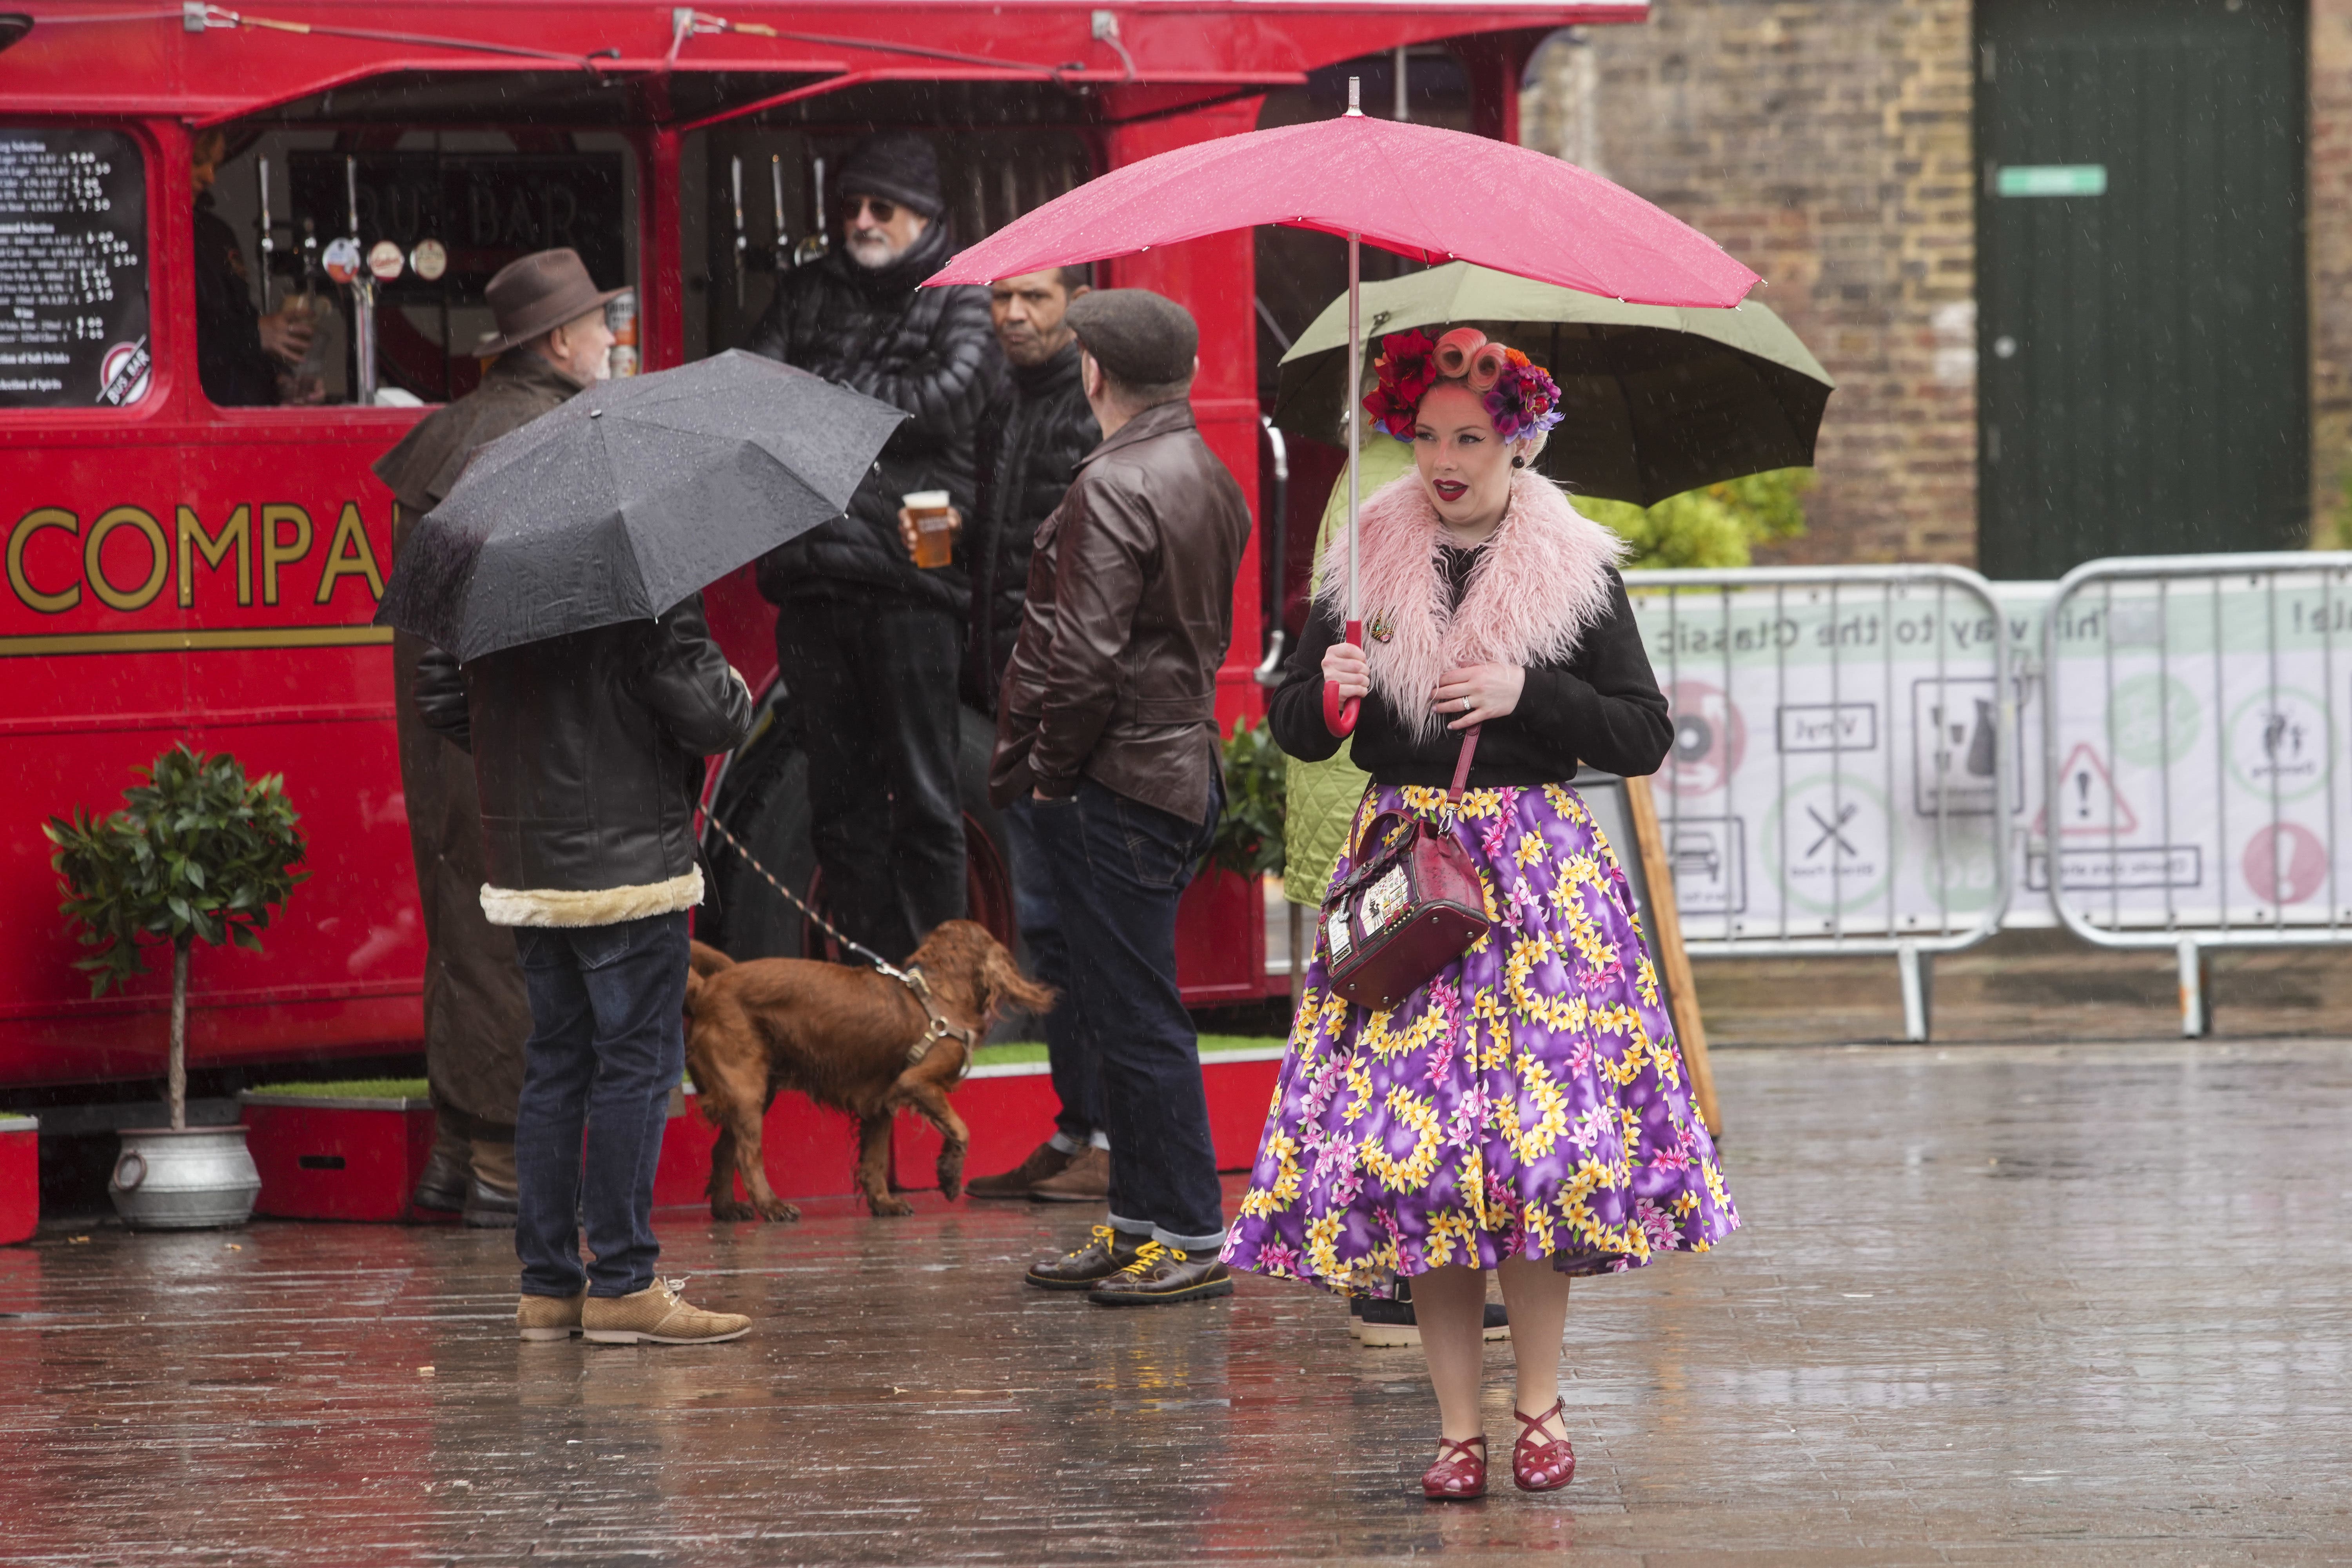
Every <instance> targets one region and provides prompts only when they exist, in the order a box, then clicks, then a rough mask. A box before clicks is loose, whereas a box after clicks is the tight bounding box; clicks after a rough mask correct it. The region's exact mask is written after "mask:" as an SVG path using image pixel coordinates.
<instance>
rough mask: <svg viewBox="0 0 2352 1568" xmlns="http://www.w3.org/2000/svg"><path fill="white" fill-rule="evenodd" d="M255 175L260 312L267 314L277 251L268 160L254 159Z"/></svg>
mask: <svg viewBox="0 0 2352 1568" xmlns="http://www.w3.org/2000/svg"><path fill="white" fill-rule="evenodd" d="M254 167H255V171H256V174H257V178H258V179H259V181H260V184H261V225H260V226H261V313H262V314H263V315H265V316H266V315H268V314H269V262H270V258H271V256H272V255H273V254H274V253H275V252H276V251H277V249H278V244H277V241H275V240H274V239H272V238H271V237H270V234H269V160H268V159H267V158H259V159H256V160H255V163H254Z"/></svg>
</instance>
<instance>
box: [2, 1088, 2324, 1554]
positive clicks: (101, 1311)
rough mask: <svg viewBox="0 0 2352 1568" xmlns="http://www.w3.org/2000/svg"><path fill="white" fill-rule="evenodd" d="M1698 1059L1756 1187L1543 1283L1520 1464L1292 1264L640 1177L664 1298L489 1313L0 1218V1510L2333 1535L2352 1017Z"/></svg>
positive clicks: (749, 1535) (121, 1537)
mask: <svg viewBox="0 0 2352 1568" xmlns="http://www.w3.org/2000/svg"><path fill="white" fill-rule="evenodd" d="M1717 1074H1718V1078H1719V1080H1720V1086H1721V1090H1722V1100H1723V1104H1724V1107H1725V1112H1726V1115H1727V1117H1729V1118H1730V1119H1731V1120H1732V1125H1731V1127H1730V1128H1729V1130H1728V1131H1729V1136H1728V1138H1727V1154H1728V1158H1729V1169H1730V1175H1731V1180H1732V1183H1733V1187H1734V1191H1735V1194H1736V1195H1737V1197H1738V1202H1739V1205H1740V1209H1741V1212H1742V1214H1743V1215H1744V1216H1745V1219H1746V1222H1747V1229H1746V1230H1744V1231H1743V1232H1742V1233H1741V1234H1740V1235H1739V1236H1738V1237H1735V1238H1733V1240H1732V1241H1731V1243H1730V1244H1728V1245H1727V1247H1725V1248H1724V1249H1723V1250H1722V1251H1720V1252H1718V1253H1717V1254H1716V1255H1714V1256H1713V1257H1709V1258H1693V1259H1677V1260H1675V1261H1672V1262H1669V1263H1666V1264H1664V1265H1661V1266H1659V1267H1657V1268H1651V1269H1648V1270H1645V1271H1643V1272H1641V1273H1637V1274H1634V1275H1631V1276H1628V1277H1624V1278H1616V1279H1600V1280H1596V1281H1591V1282H1581V1281H1580V1283H1579V1284H1578V1286H1577V1289H1576V1293H1575V1297H1574V1300H1573V1303H1572V1306H1571V1311H1570V1342H1569V1346H1568V1351H1567V1365H1568V1367H1569V1370H1570V1384H1569V1389H1570V1392H1569V1405H1570V1427H1571V1433H1572V1436H1573V1437H1574V1440H1575V1443H1576V1447H1577V1451H1578V1455H1579V1460H1580V1463H1579V1468H1578V1473H1577V1479H1576V1481H1575V1483H1574V1485H1572V1486H1571V1487H1570V1488H1569V1489H1567V1490H1566V1491H1565V1492H1563V1493H1559V1494H1554V1495H1552V1496H1549V1497H1546V1498H1542V1499H1530V1498H1527V1497H1523V1496H1521V1495H1519V1494H1517V1492H1515V1491H1513V1490H1511V1489H1510V1487H1509V1485H1508V1480H1507V1476H1504V1475H1501V1474H1500V1472H1499V1471H1498V1479H1501V1480H1502V1483H1503V1484H1502V1487H1501V1489H1500V1490H1499V1491H1498V1492H1497V1493H1496V1494H1495V1495H1493V1496H1492V1497H1490V1498H1489V1499H1488V1500H1486V1501H1484V1502H1481V1503H1476V1504H1468V1505H1463V1504H1453V1505H1439V1504H1425V1503H1423V1501H1422V1500H1420V1498H1419V1497H1418V1495H1417V1493H1415V1492H1414V1491H1413V1490H1412V1489H1411V1482H1412V1479H1413V1478H1414V1477H1415V1476H1416V1475H1417V1474H1418V1472H1419V1469H1420V1467H1421V1466H1422V1464H1423V1463H1424V1462H1425V1447H1426V1444H1427V1440H1428V1438H1429V1437H1430V1436H1431V1435H1432V1434H1433V1431H1434V1427H1435V1418H1434V1414H1433V1405H1432V1404H1431V1401H1430V1399H1429V1396H1428V1391H1427V1387H1426V1384H1425V1380H1424V1378H1423V1373H1422V1369H1421V1365H1420V1358H1419V1356H1418V1354H1417V1353H1416V1352H1410V1351H1404V1352H1396V1351H1389V1352H1371V1351H1364V1350H1360V1349H1359V1348H1357V1347H1356V1346H1355V1345H1354V1344H1353V1343H1352V1342H1350V1341H1349V1338H1348V1335H1347V1332H1346V1329H1345V1319H1344V1314H1343V1312H1342V1310H1340V1309H1339V1306H1338V1305H1337V1304H1336V1303H1335V1302H1333V1301H1332V1300H1329V1299H1328V1298H1324V1297H1321V1296H1318V1295H1317V1294H1315V1293H1313V1292H1311V1291H1308V1290H1306V1289H1300V1288H1297V1287H1290V1286H1283V1285H1278V1284H1273V1283H1262V1282H1256V1281H1244V1283H1243V1285H1242V1288H1241V1289H1240V1291H1239V1292H1238V1294H1237V1295H1235V1296H1234V1298H1233V1299H1232V1300H1229V1301H1225V1302H1221V1303H1216V1304H1212V1305H1207V1306H1195V1307H1187V1308H1170V1309H1164V1310H1151V1311H1131V1312H1117V1313H1114V1312H1108V1311H1104V1310H1099V1309H1096V1308H1091V1307H1088V1306H1087V1305H1086V1304H1085V1303H1084V1301H1083V1300H1072V1299H1067V1298H1059V1297H1049V1296H1045V1295H1044V1294H1042V1293H1040V1292H1037V1291H1034V1290H1029V1289H1024V1288H1023V1287H1021V1286H1020V1285H1019V1284H1018V1283H1017V1280H1016V1272H1017V1268H1018V1266H1019V1265H1020V1264H1021V1263H1023V1262H1024V1261H1025V1260H1026V1259H1027V1258H1029V1257H1030V1256H1031V1255H1032V1254H1033V1253H1034V1252H1037V1251H1039V1250H1041V1249H1043V1248H1045V1247H1050V1246H1058V1245H1061V1244H1065V1243H1073V1242H1075V1240H1076V1238H1077V1237H1080V1236H1082V1234H1083V1230H1084V1225H1085V1216H1084V1215H1082V1214H1073V1213H1071V1212H1069V1211H1067V1210H1065V1209H1060V1208H1045V1207H1034V1208H1033V1207H1030V1206H1027V1205H993V1206H983V1205H973V1204H970V1203H966V1204H962V1205H954V1206H952V1207H950V1206H949V1205H944V1204H942V1203H941V1202H940V1200H939V1198H938V1197H937V1196H936V1195H935V1194H926V1195H921V1196H919V1197H918V1198H917V1200H916V1201H917V1213H916V1216H915V1217H913V1218H911V1219H904V1220H874V1219H868V1218H866V1217H864V1216H863V1215H857V1214H854V1213H852V1212H850V1211H849V1210H848V1209H847V1208H846V1206H845V1205H835V1206H832V1207H827V1206H826V1205H810V1213H809V1217H808V1218H807V1219H806V1220H805V1221H803V1223H802V1224H801V1225H799V1226H755V1225H743V1226H712V1225H710V1224H709V1222H708V1221H707V1220H706V1219H704V1218H702V1217H701V1216H699V1215H697V1214H696V1213H694V1212H693V1211H689V1210H678V1211H665V1213H664V1215H662V1229H663V1235H664V1243H665V1246H666V1247H667V1249H668V1261H669V1264H670V1266H671V1268H673V1269H674V1271H675V1272H677V1273H684V1274H690V1275H692V1276H693V1284H692V1287H691V1290H690V1294H691V1295H692V1296H693V1297H694V1298H695V1299H696V1300H698V1301H702V1302H704V1303H705V1304H708V1305H710V1306H716V1307H730V1308H740V1309H741V1310H748V1311H753V1312H757V1313H759V1314H760V1315H761V1325H760V1327H759V1328H758V1329H757V1330H756V1331H754V1333H753V1335H752V1336H751V1338H749V1339H747V1340H744V1341H741V1342H737V1343H735V1344H731V1345H725V1346H717V1347H709V1348H701V1349H670V1348H655V1347H644V1348H625V1349H598V1348H591V1347H588V1346H585V1345H583V1344H580V1343H578V1342H573V1343H572V1344H568V1345H555V1346H537V1345H523V1344H520V1343H519V1342H516V1341H515V1339H514V1338H513V1337H512V1331H511V1328H510V1326H509V1322H510V1313H511V1311H512V1297H511V1294H510V1292H511V1289H512V1278H513V1262H512V1258H511V1256H510V1253H509V1243H508V1240H507V1238H506V1237H503V1236H501V1235H499V1234H496V1233H480V1232H477V1233H471V1234H468V1233H465V1232H461V1231H457V1230H451V1229H435V1230H419V1229H398V1228H389V1227H383V1228H379V1227H360V1226H296V1225H256V1226H253V1227H252V1228H250V1229H248V1230H247V1231H244V1232H241V1233H234V1234H216V1233H215V1234H195V1235H182V1236H148V1237H131V1236H125V1235H123V1234H121V1233H120V1232H117V1231H112V1230H109V1229H106V1228H92V1229H89V1230H88V1231H87V1232H86V1233H85V1232H82V1231H69V1230H53V1231H51V1232H48V1233H46V1234H45V1235H44V1236H43V1237H42V1238H41V1240H40V1242H39V1243H38V1244H37V1246H34V1247H14V1248H0V1474H5V1479H0V1562H6V1563H116V1562H120V1563H147V1562H157V1561H163V1560H165V1559H172V1560H175V1561H221V1562H236V1563H295V1562H300V1563H477V1562H510V1561H513V1560H516V1559H519V1558H521V1557H524V1556H526V1555H535V1556H537V1557H540V1558H544V1559H549V1560H552V1561H557V1562H563V1563H623V1562H626V1563H678V1564H735V1563H819V1562H887V1563H941V1562H950V1561H963V1560H984V1561H992V1562H1005V1563H1045V1562H1129V1561H1153V1562H1159V1561H1167V1560H1171V1559H1175V1560H1211V1559H1240V1560H1251V1561H1266V1560H1275V1559H1328V1560H1347V1561H1357V1562H1361V1561H1369V1560H1404V1559H1407V1558H1411V1557H1417V1556H1423V1555H1428V1554H1431V1553H1434V1552H1445V1553H1447V1554H1448V1555H1450V1556H1457V1557H1459V1558H1461V1559H1462V1560H1464V1561H1478V1560H1481V1559H1489V1560H1493V1561H1496V1562H1500V1561H1504V1560H1506V1559H1511V1560H1516V1559H1518V1558H1520V1557H1522V1556H1523V1555H1524V1554H1525V1553H1527V1552H1529V1551H1544V1552H1558V1553H1562V1554H1564V1555H1567V1556H1568V1557H1569V1559H1570V1561H1573V1562H1577V1563H1637V1562H1638V1563H1644V1564H1673V1563H1776V1564H1780V1563H1785V1564H1791V1565H1794V1564H1818V1563H1830V1564H1856V1565H1863V1564H1869V1565H1876V1564H1902V1563H2041V1562H2066V1563H2131V1564H2134V1565H2135V1568H2141V1565H2149V1568H2152V1565H2158V1564H2175V1563H2179V1564H2189V1563H2213V1564H2220V1563H2321V1562H2343V1561H2352V1475H2347V1471H2352V1364H2347V1363H2352V1268H2347V1264H2352V1257H2347V1253H2352V1226H2347V1223H2346V1220H2345V1217H2344V1216H2345V1213H2346V1205H2347V1198H2352V1139H2347V1120H2352V1048H2347V1047H2346V1046H2344V1045H2342V1044H2338V1043H2289V1042H2263V1043H2261V1044H2259V1045H2241V1046H2238V1047H2231V1046H2227V1045H2205V1046H2184V1045H2179V1044H2154V1045H2148V1046H2141V1047H2095V1048H2090V1047H2082V1048H2065V1047H2014V1048H2011V1047H1970V1048H1957V1047H1956V1048H1952V1049H1948V1050H1946V1049H1937V1048H1935V1047H1913V1048H1907V1049H1906V1048H1899V1047H1898V1048H1868V1049H1863V1048H1847V1049H1837V1050H1812V1049H1791V1050H1776V1051H1739V1052H1727V1053H1725V1054H1724V1055H1723V1056H1721V1057H1720V1058H1718V1061H1717ZM83 1234H87V1235H88V1237H89V1239H88V1240H86V1241H85V1240H80V1239H78V1237H80V1236H81V1235H83ZM1507 1354H1508V1352H1507V1347H1502V1346H1496V1347H1492V1349H1491V1352H1490V1358H1491V1366H1490V1370H1491V1371H1492V1372H1493V1373H1494V1374H1495V1377H1494V1380H1493V1389H1494V1392H1493V1394H1492V1397H1491V1399H1490V1405H1491V1409H1490V1414H1489V1422H1488V1429H1489V1431H1490V1432H1493V1433H1496V1434H1497V1435H1501V1434H1504V1433H1507V1432H1508V1431H1509V1430H1510V1429H1511V1424H1510V1422H1509V1420H1508V1416H1507V1403H1508V1401H1507V1394H1506V1393H1505V1388H1506V1386H1507V1385H1506V1384H1504V1382H1503V1381H1502V1377H1503V1373H1504V1369H1505V1367H1506V1365H1507ZM1501 1452H1502V1450H1501V1449H1500V1448H1499V1447H1498V1449H1497V1458H1498V1459H1499V1458H1500V1457H1501Z"/></svg>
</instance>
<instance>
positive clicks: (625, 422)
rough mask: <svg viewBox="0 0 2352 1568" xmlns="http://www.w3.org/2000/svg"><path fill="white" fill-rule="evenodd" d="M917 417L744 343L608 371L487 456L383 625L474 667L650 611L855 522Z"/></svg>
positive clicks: (427, 528) (422, 549)
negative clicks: (813, 533)
mask: <svg viewBox="0 0 2352 1568" xmlns="http://www.w3.org/2000/svg"><path fill="white" fill-rule="evenodd" d="M905 417H906V415H905V414H904V413H902V412H900V411H899V410H898V409H896V408H893V407H891V406H890V405H888V404H887V403H880V402H877V401H876V400H875V399H873V398H871V397H867V396H866V395H864V394H862V393H856V392H851V391H849V390H848V389H847V388H845V387H841V386H836V385H835V384H833V383H831V382H829V381H826V380H824V379H823V378H822V377H820V376H814V375H811V374H808V373H807V372H806V371H802V370H794V369H793V368H792V367H790V366H789V365H782V364H778V363H775V362H774V361H773V360H768V359H762V358H761V357H760V356H759V355H757V354H749V353H741V352H740V351H738V350H730V351H729V352H727V353H722V354H719V355H717V356H716V357H714V358H711V359H707V360H703V361H701V362H700V363H697V364H690V365H687V366H684V367H683V368H681V369H677V370H666V371H660V372H657V373H656V374H652V375H641V376H635V377H631V378H629V379H626V380H622V381H608V382H604V383H601V384H598V385H595V386H593V387H591V388H589V389H588V390H587V391H585V392H583V393H582V394H581V395H579V396H577V397H574V398H572V400H571V401H570V402H568V403H566V404H564V405H562V406H561V407H559V408H556V409H554V410H552V411H551V412H549V413H546V414H542V415H541V416H539V417H538V418H536V419H534V420H532V421H531V422H530V424H528V425H526V426H523V427H522V428H521V429H520V430H516V431H514V432H512V433H510V434H509V435H506V436H502V437H499V439H497V440H496V441H493V442H491V443H490V444H489V445H488V446H487V447H483V448H482V449H481V450H480V451H479V452H478V453H476V454H475V456H474V459H473V461H472V462H470V463H468V464H467V466H466V471H465V473H464V474H463V475H462V476H460V477H459V479H458V480H457V486H456V488H455V489H451V490H450V492H449V495H448V499H446V500H444V501H443V502H442V503H441V504H440V505H439V506H437V507H436V508H434V509H433V510H432V511H430V512H428V513H427V514H426V515H425V518H424V520H423V521H420V522H419V523H418V524H417V526H416V531H415V533H414V534H412V535H411V536H410V537H409V540H408V542H407V544H406V546H405V547H404V549H403V550H402V551H401V552H400V563H399V565H398V566H397V567H396V568H395V569H394V572H393V574H392V581H391V583H390V584H388V585H387V586H386V587H385V589H384V595H383V605H380V606H379V607H378V608H377V610H376V615H375V620H376V625H378V626H397V627H399V628H400V629H401V630H402V631H404V632H413V633H415V635H416V636H418V637H423V638H425V640H426V641H428V642H430V643H432V644H433V645H434V646H435V647H439V648H444V649H446V650H447V651H448V652H450V653H452V654H454V655H456V656H457V658H458V660H459V661H460V662H464V661H467V660H470V659H476V658H480V657H481V656H482V655H484V654H486V653H494V652H496V651H497V650H498V649H499V648H502V647H516V646H517V645H519V644H521V643H527V642H537V641H539V640H540V639H541V638H542V637H561V636H562V635H563V634H564V633H566V632H579V631H586V630H588V629H589V628H591V627H593V626H612V625H614V624H615V623H618V622H622V621H642V620H651V619H652V618H653V617H655V616H658V615H660V614H662V613H663V612H664V611H666V610H667V609H669V608H670V607H671V606H672V605H677V604H678V603H679V602H681V601H682V600H684V599H685V598H686V597H687V595H689V594H692V593H694V592H695V591H696V590H697V589H699V588H702V587H704V586H707V585H708V584H711V583H715V582H717V581H718V580H719V578H721V577H723V576H725V575H726V574H728V573H730V572H732V571H733V570H735V568H737V567H738V566H740V565H742V564H743V563H745V562H747V561H752V560H756V559H757V558H758V557H760V556H761V555H763V554H765V553H767V552H769V551H771V550H772V549H774V548H775V547H776V546H777V545H779V544H782V543H783V542H785V541H786V540H788V539H792V538H793V537H794V536H796V535H798V534H802V533H805V532H807V531H809V530H810V529H812V528H815V527H817V526H819V525H820V524H822V523H826V522H830V521H833V520H834V519H835V518H836V517H839V516H840V515H841V514H842V511H843V510H844V509H845V507H847V506H848V504H849V497H850V493H851V492H852V491H853V490H855V489H856V488H857V485H858V481H859V480H861V479H864V478H865V477H866V470H867V469H869V468H872V467H873V464H874V458H875V455H876V454H877V453H878V452H880V451H881V449H882V444H883V442H885V441H887V440H888V439H889V437H890V432H891V431H892V430H893V429H895V428H896V427H897V426H898V422H899V421H900V420H902V419H904V418H905Z"/></svg>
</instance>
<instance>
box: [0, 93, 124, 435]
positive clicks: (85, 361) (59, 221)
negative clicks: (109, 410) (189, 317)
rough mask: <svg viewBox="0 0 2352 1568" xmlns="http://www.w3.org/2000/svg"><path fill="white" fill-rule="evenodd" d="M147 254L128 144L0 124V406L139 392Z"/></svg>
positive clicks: (111, 135) (113, 402)
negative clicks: (0, 125) (1, 125)
mask: <svg viewBox="0 0 2352 1568" xmlns="http://www.w3.org/2000/svg"><path fill="white" fill-rule="evenodd" d="M146 250H147V172H146V167H145V165H144V164H143V163H142V162H141V159H140V156H139V148H138V145H137V143H135V142H132V141H131V138H130V137H129V136H126V135H124V134H123V133H122V132H119V131H62V130H56V129H50V128H37V129H35V128H26V127H0V408H86V407H89V406H91V405H99V406H101V407H121V406H122V405H126V404H131V403H136V402H138V401H139V400H140V399H141V398H142V397H144V396H146V395H147V386H148V382H149V374H148V373H149V370H150V369H151V367H152V363H153V362H152V354H151V353H150V351H149V349H148V344H147V254H146Z"/></svg>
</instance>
